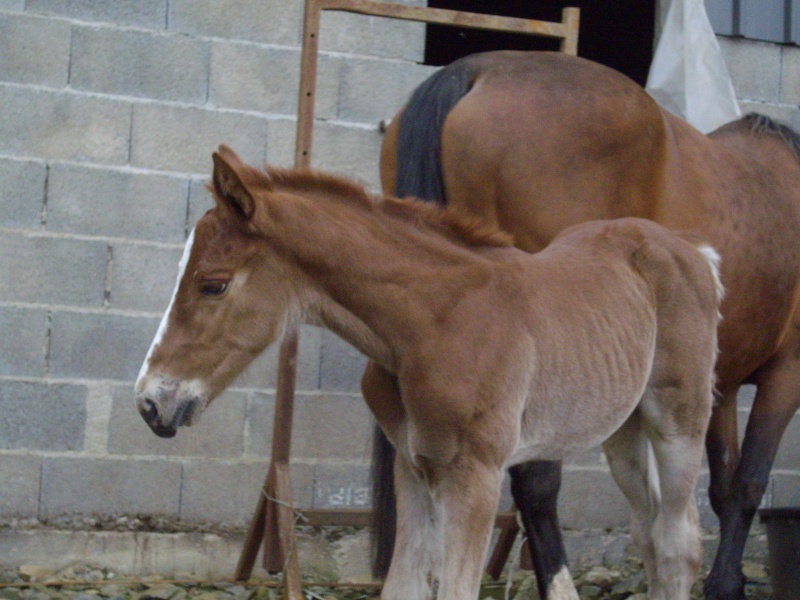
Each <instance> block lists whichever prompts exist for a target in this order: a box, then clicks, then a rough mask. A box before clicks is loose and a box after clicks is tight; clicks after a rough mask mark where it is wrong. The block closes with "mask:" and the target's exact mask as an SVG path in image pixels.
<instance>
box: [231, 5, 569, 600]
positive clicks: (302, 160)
mask: <svg viewBox="0 0 800 600" xmlns="http://www.w3.org/2000/svg"><path fill="white" fill-rule="evenodd" d="M323 10H338V11H344V12H351V13H357V14H364V15H372V16H378V17H386V18H391V19H402V20H410V21H422V22H426V23H438V24H442V25H451V26H457V27H469V28H473V29H489V30H495V31H508V32H515V33H525V34H530V35H540V36H546V37H554V38H560V39H561V51H562V52H564V53H567V54H573V55H575V54H577V52H578V23H579V18H580V13H579V9H577V8H565V9H564V10H563V11H562V22H561V23H550V22H546V21H535V20H531V19H516V18H512V17H500V16H496V15H482V14H475V13H466V12H461V11H453V10H445V9H438V8H436V9H435V8H426V7H421V6H410V5H406V4H394V3H389V2H378V1H376V0H306V4H305V13H304V18H303V40H302V48H301V57H300V89H299V91H298V102H297V107H298V108H297V134H296V138H295V158H294V164H295V167H301V168H303V167H308V166H310V163H311V144H312V139H313V127H314V100H315V97H316V83H317V56H318V52H319V33H320V32H319V29H320V13H321V11H323ZM298 340H299V338H298V332H297V330H292V331H290V332H289V333H288V334H287V335H286V337H285V338H284V339H283V341H282V343H281V348H280V354H279V358H278V382H277V386H276V390H275V421H274V427H273V440H272V456H271V457H270V467H269V471H268V473H267V478H266V480H265V481H264V485H263V487H262V490H261V496H260V497H259V500H258V505H257V506H256V511H255V514H254V515H253V519H252V521H251V524H250V528H249V530H248V533H247V537H246V538H245V544H244V548H243V550H242V554H241V556H240V558H239V564H238V565H237V568H236V575H235V577H236V579H237V580H240V581H242V580H246V579H248V578H249V577H250V575H251V574H252V571H253V565H254V564H255V560H256V556H257V555H258V549H259V546H260V544H261V541H262V540H263V541H264V555H263V565H264V568H265V569H266V570H267V571H268V572H273V573H275V572H280V571H282V572H283V574H284V585H285V590H286V592H285V596H284V597H285V598H286V599H287V600H303V596H302V592H301V589H300V568H299V562H298V558H297V540H296V537H295V534H294V509H293V507H292V501H291V480H290V474H289V458H290V455H291V439H292V415H293V412H294V385H295V379H296V375H297V346H298ZM333 512H335V513H336V515H334V514H333V513H330V514H328V515H327V517H328V518H329V519H331V520H332V522H336V523H339V522H342V523H344V522H347V519H353V520H354V522H355V521H361V520H362V517H363V513H364V511H353V510H343V511H333ZM339 513H340V514H339ZM500 526H501V528H502V529H503V540H504V543H503V544H501V545H500V547H499V548H498V549H497V550H496V551H495V553H494V555H493V565H494V567H493V569H494V570H496V569H498V568H499V569H500V570H502V566H503V564H505V562H506V560H507V559H508V552H510V549H511V543H513V535H516V528H517V526H516V523H515V522H514V521H513V519H509V518H505V519H503V520H502V524H501V525H500ZM512 531H513V535H512ZM509 540H510V541H509ZM498 565H499V567H498Z"/></svg>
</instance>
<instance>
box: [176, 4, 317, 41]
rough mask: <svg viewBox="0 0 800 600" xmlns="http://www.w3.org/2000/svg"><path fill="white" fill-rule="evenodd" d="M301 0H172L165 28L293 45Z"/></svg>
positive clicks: (298, 25)
mask: <svg viewBox="0 0 800 600" xmlns="http://www.w3.org/2000/svg"><path fill="white" fill-rule="evenodd" d="M302 17H303V2H302V0H286V1H284V2H263V1H262V0H231V1H229V2H224V3H222V2H218V1H217V0H172V2H170V6H169V29H170V30H171V31H178V32H181V33H189V34H195V35H203V36H211V37H220V38H228V39H236V40H248V41H251V42H264V43H269V44H282V45H289V46H296V45H298V44H299V43H300V30H301V29H300V28H301V22H302Z"/></svg>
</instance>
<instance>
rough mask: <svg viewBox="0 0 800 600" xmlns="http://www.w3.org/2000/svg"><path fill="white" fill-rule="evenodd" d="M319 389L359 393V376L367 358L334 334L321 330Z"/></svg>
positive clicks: (362, 372) (362, 371)
mask: <svg viewBox="0 0 800 600" xmlns="http://www.w3.org/2000/svg"><path fill="white" fill-rule="evenodd" d="M321 356H322V359H321V363H320V389H323V390H326V391H328V390H329V391H334V392H350V393H353V394H359V393H361V376H362V375H363V374H364V368H365V367H366V366H367V357H366V356H364V355H363V354H361V353H360V352H359V351H358V350H356V349H355V348H354V347H353V346H351V345H350V344H348V343H347V342H345V341H344V340H343V339H342V338H340V337H339V336H337V335H336V334H334V333H332V332H330V331H328V330H323V332H322V355H321Z"/></svg>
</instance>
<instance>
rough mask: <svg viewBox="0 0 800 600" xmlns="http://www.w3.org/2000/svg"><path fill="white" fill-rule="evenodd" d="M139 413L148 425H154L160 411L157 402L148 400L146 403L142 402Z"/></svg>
mask: <svg viewBox="0 0 800 600" xmlns="http://www.w3.org/2000/svg"><path fill="white" fill-rule="evenodd" d="M139 412H140V413H141V415H142V418H143V419H144V420H145V421H147V422H148V423H154V422H155V420H156V419H157V418H158V409H157V408H156V405H155V402H153V401H152V400H150V399H149V398H146V399H145V400H144V402H142V406H141V408H139Z"/></svg>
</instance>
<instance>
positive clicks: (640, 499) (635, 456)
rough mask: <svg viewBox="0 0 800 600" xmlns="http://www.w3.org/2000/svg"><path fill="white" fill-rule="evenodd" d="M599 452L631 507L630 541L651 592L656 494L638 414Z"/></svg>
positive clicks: (654, 575) (645, 438) (646, 443)
mask: <svg viewBox="0 0 800 600" xmlns="http://www.w3.org/2000/svg"><path fill="white" fill-rule="evenodd" d="M603 451H604V452H605V454H606V458H607V459H608V466H609V468H610V469H611V475H612V476H613V477H614V481H616V482H617V485H618V486H619V488H620V489H621V490H622V493H623V494H624V495H625V497H626V498H627V499H628V502H629V503H630V505H631V538H632V539H633V542H634V544H636V546H637V547H638V548H639V551H640V552H641V553H642V560H643V561H644V566H645V570H646V572H647V582H648V585H649V586H650V589H652V586H653V582H654V580H655V577H656V570H655V560H656V558H655V548H654V547H653V540H652V537H651V531H652V528H653V522H654V521H655V518H656V514H657V512H658V505H659V492H658V488H657V487H653V485H652V483H653V480H652V479H651V477H652V476H653V474H651V473H649V470H650V460H649V454H648V453H649V452H650V450H649V447H648V440H647V437H646V436H645V435H644V431H643V429H642V422H641V416H640V414H639V412H638V411H636V412H634V413H633V414H632V415H631V416H630V417H629V418H628V420H627V421H626V422H625V423H624V424H623V425H622V427H620V428H619V429H618V430H617V431H616V433H614V435H612V436H611V437H610V438H609V439H608V440H606V442H605V443H604V444H603Z"/></svg>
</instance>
